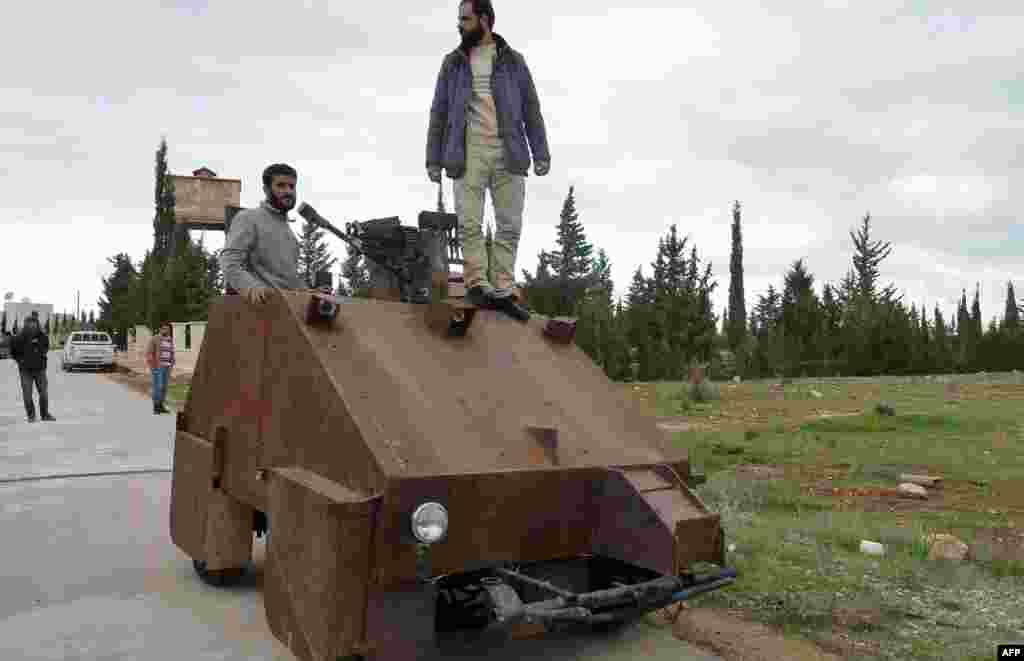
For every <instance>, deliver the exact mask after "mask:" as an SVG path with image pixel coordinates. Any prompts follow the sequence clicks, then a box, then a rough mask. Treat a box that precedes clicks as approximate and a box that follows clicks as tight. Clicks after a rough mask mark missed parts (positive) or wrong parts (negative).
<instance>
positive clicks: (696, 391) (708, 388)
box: [689, 380, 720, 402]
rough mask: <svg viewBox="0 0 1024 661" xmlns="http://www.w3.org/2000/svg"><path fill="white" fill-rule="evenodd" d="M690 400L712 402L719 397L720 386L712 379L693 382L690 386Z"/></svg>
mask: <svg viewBox="0 0 1024 661" xmlns="http://www.w3.org/2000/svg"><path fill="white" fill-rule="evenodd" d="M689 395H690V400H691V401H694V402H712V401H715V400H717V399H718V398H719V396H720V393H719V391H718V386H716V385H715V384H714V383H712V382H711V381H707V380H705V381H701V382H700V383H691V384H690V388H689Z"/></svg>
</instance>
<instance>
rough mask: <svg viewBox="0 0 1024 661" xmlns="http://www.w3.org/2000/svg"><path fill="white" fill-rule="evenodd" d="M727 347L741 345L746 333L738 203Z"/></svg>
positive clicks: (734, 210) (734, 216) (734, 220)
mask: <svg viewBox="0 0 1024 661" xmlns="http://www.w3.org/2000/svg"><path fill="white" fill-rule="evenodd" d="M725 327H726V333H727V335H728V336H729V348H730V349H732V350H733V351H734V352H738V350H739V349H740V348H741V347H742V345H743V341H744V339H745V337H746V334H747V303H746V298H745V295H744V289H743V230H742V228H741V227H740V203H739V200H737V201H735V202H734V203H733V208H732V254H731V255H730V258H729V319H728V323H727V324H725Z"/></svg>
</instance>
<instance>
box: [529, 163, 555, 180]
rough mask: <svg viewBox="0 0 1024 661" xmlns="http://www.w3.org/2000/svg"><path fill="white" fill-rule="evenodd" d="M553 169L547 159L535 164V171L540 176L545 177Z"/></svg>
mask: <svg viewBox="0 0 1024 661" xmlns="http://www.w3.org/2000/svg"><path fill="white" fill-rule="evenodd" d="M549 170H551V163H549V162H547V161H537V162H536V163H534V164H533V173H534V174H535V175H537V176H538V177H543V176H544V175H546V174H547V173H548V171H549Z"/></svg>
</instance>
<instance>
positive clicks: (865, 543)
mask: <svg viewBox="0 0 1024 661" xmlns="http://www.w3.org/2000/svg"><path fill="white" fill-rule="evenodd" d="M860 552H861V553H863V554H865V555H885V545H884V544H879V543H878V542H872V541H869V540H866V539H862V540H860Z"/></svg>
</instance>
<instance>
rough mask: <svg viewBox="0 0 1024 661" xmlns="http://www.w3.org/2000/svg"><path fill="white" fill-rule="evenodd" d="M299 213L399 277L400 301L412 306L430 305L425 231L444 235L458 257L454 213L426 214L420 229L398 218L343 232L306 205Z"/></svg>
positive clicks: (352, 226)
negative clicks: (409, 225)
mask: <svg viewBox="0 0 1024 661" xmlns="http://www.w3.org/2000/svg"><path fill="white" fill-rule="evenodd" d="M297 211H298V213H299V215H300V216H302V217H303V218H305V219H306V220H307V221H308V222H310V223H312V224H314V225H316V226H318V227H321V228H323V229H325V230H327V231H328V232H330V233H331V234H334V235H335V236H337V237H338V238H339V239H341V240H342V241H344V242H345V243H347V244H348V245H350V246H352V247H353V248H355V249H356V251H357V252H358V253H359V254H361V255H364V256H365V257H366V258H367V259H370V260H372V261H373V262H374V263H375V264H377V265H378V266H380V267H381V268H383V269H385V270H386V271H388V272H390V273H392V274H394V275H395V276H396V277H397V278H398V283H399V289H400V291H401V300H402V301H403V302H412V303H429V302H430V274H431V270H432V267H433V264H432V263H431V259H430V255H429V254H428V253H427V249H426V248H425V244H427V243H429V239H428V238H427V237H425V235H424V231H426V230H433V231H439V232H444V234H445V236H446V238H447V241H446V243H448V253H449V255H454V254H456V253H455V252H454V251H455V250H456V249H457V248H456V247H455V246H453V243H452V242H453V238H454V228H455V227H456V225H457V216H455V214H444V213H435V212H429V211H424V212H423V213H421V214H420V218H419V220H420V223H419V225H420V226H419V228H415V227H407V226H404V225H402V224H401V222H400V221H399V219H398V217H397V216H391V217H388V218H377V219H373V220H368V221H363V222H350V223H347V224H346V225H345V230H344V231H342V230H340V229H338V228H337V227H335V226H334V224H332V223H331V222H330V221H329V220H327V219H326V218H324V217H323V216H321V215H320V214H319V213H317V211H316V209H314V208H313V207H312V206H310V205H309V204H307V203H306V202H303V203H302V204H300V205H299V208H298V210H297Z"/></svg>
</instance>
